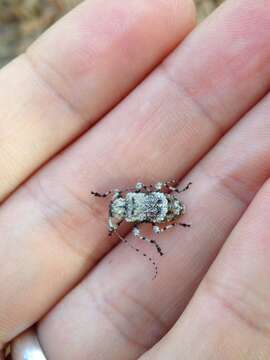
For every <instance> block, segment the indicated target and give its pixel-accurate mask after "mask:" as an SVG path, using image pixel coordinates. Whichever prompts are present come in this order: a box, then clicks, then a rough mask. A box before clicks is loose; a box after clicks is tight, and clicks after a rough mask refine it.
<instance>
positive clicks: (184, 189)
mask: <svg viewBox="0 0 270 360" xmlns="http://www.w3.org/2000/svg"><path fill="white" fill-rule="evenodd" d="M165 184H166V185H165V186H166V188H167V189H168V190H171V191H175V192H177V193H178V194H180V193H182V192H184V191H187V190H188V189H189V188H190V186H191V185H192V183H191V182H189V183H188V184H187V186H185V187H184V188H183V189H181V190H180V189H178V188H176V187H173V186H170V185H169V184H168V183H165Z"/></svg>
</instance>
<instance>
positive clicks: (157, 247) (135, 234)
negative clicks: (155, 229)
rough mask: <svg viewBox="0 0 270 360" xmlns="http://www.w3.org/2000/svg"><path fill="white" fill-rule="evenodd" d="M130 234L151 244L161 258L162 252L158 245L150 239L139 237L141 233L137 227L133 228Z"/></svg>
mask: <svg viewBox="0 0 270 360" xmlns="http://www.w3.org/2000/svg"><path fill="white" fill-rule="evenodd" d="M132 233H133V235H134V236H136V237H137V238H139V239H141V240H143V241H147V242H149V243H150V244H153V245H154V246H155V247H156V249H157V252H158V253H159V255H160V256H163V255H164V254H163V252H162V250H161V248H160V246H159V245H158V243H157V242H156V241H155V240H152V239H148V238H147V237H145V236H143V235H141V231H140V229H139V227H138V226H137V225H135V226H134V228H133V230H132Z"/></svg>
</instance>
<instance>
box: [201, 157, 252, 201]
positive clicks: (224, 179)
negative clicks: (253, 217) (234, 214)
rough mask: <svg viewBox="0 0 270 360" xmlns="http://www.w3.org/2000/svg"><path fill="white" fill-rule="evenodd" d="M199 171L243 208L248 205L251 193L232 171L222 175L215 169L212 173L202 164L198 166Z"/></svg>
mask: <svg viewBox="0 0 270 360" xmlns="http://www.w3.org/2000/svg"><path fill="white" fill-rule="evenodd" d="M200 170H201V171H202V172H203V174H204V175H205V176H206V177H207V178H209V179H211V180H213V181H214V182H215V183H216V185H217V187H219V188H221V191H223V192H225V193H228V194H229V195H230V196H231V197H233V198H234V199H235V200H237V201H239V202H240V203H241V204H242V205H243V206H244V208H246V207H247V206H248V205H249V203H250V201H251V199H252V194H253V191H252V189H249V188H248V185H247V184H246V182H245V180H244V179H243V178H241V177H239V176H237V175H236V174H234V173H233V171H229V172H228V173H222V172H221V171H218V169H216V168H215V171H213V170H212V169H211V168H210V167H209V165H207V164H203V163H202V164H201V165H200Z"/></svg>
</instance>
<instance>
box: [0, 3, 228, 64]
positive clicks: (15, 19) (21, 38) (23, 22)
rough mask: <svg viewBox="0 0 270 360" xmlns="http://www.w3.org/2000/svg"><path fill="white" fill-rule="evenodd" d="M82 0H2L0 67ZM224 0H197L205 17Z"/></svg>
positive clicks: (199, 13) (200, 13)
mask: <svg viewBox="0 0 270 360" xmlns="http://www.w3.org/2000/svg"><path fill="white" fill-rule="evenodd" d="M80 1H81V0H0V67H1V66H3V65H5V64H6V63H7V62H9V61H10V60H11V59H12V58H14V57H15V56H17V55H18V54H20V53H21V52H22V51H24V49H25V48H26V47H27V46H28V45H29V44H30V43H31V42H32V41H33V40H34V39H35V38H36V37H38V36H39V35H40V34H41V33H42V32H43V31H44V30H45V29H46V28H47V27H49V26H50V25H51V24H52V23H53V22H55V21H56V20H57V19H58V18H59V17H60V16H62V15H63V14H64V13H66V12H67V11H69V10H70V9H71V8H72V7H73V6H75V5H76V4H78V3H79V2H80ZM222 1H224V0H195V2H196V5H197V7H198V20H199V21H201V20H203V19H204V18H205V17H206V16H207V15H208V14H210V13H211V12H212V11H213V10H214V9H215V8H216V7H217V6H218V5H219V4H220V3H221V2H222Z"/></svg>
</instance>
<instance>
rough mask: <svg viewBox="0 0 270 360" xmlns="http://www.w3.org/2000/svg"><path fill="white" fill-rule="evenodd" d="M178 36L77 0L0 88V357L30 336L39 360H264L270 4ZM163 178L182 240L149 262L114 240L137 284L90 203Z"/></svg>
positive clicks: (123, 10)
mask: <svg viewBox="0 0 270 360" xmlns="http://www.w3.org/2000/svg"><path fill="white" fill-rule="evenodd" d="M193 26H194V6H193V4H192V3H191V1H189V0H185V1H184V0H179V1H175V0H166V1H164V0H155V1H152V0H130V1H125V0H111V1H105V0H89V1H86V2H84V3H83V4H82V5H80V6H79V7H77V8H76V9H75V10H74V11H72V12H71V13H70V14H69V15H67V16H66V17H65V18H64V19H62V20H61V21H60V22H59V23H58V24H56V25H55V26H54V27H53V28H52V29H51V30H49V31H48V32H47V33H46V34H45V35H43V36H42V37H41V38H40V39H39V40H38V41H37V42H36V43H35V44H34V45H32V46H31V47H30V49H29V50H28V51H27V53H26V54H24V55H22V56H20V57H19V58H17V59H16V60H15V61H13V62H12V63H10V64H9V65H8V66H7V67H5V68H4V69H3V70H2V71H1V72H0V174H1V175H0V199H1V207H0V264H1V272H0V289H1V295H0V348H2V349H3V348H4V347H5V344H7V343H8V342H10V341H12V339H14V338H15V337H16V336H18V335H19V334H21V333H22V332H24V331H25V330H27V329H30V328H31V327H32V325H34V324H36V331H37V335H38V338H39V342H40V344H41V347H42V348H43V351H44V353H45V354H46V356H47V358H48V359H57V360H59V359H60V360H61V359H64V360H69V359H72V360H73V359H80V360H83V359H95V360H99V359H102V360H103V359H109V360H121V359H123V360H129V359H138V358H139V357H141V359H143V360H146V359H147V360H148V359H149V360H152V359H170V360H171V359H173V360H174V359H181V360H183V359H188V360H190V359H192V360H198V359H229V360H233V359H237V360H239V359H248V360H249V359H250V360H254V359H268V358H269V353H270V341H269V333H270V312H269V311H270V310H269V301H270V281H269V275H270V255H269V254H270V252H269V249H270V240H269V239H270V237H269V233H270V231H269V229H270V228H269V222H270V201H269V200H270V183H269V182H268V183H267V182H266V180H267V178H268V177H269V174H270V140H269V139H270V121H269V114H270V98H269V96H267V92H268V90H269V87H270V85H269V84H270V61H269V59H270V4H269V1H268V0H256V1H254V0H228V1H226V2H225V4H224V5H223V6H221V7H220V9H218V10H217V11H216V12H215V13H214V14H213V15H212V16H211V17H209V18H208V19H207V20H206V21H205V22H204V23H203V24H202V25H200V26H199V27H197V28H196V29H195V30H193V31H192V32H191V30H192V28H193ZM190 32H191V33H190ZM188 33H190V34H189V35H188ZM186 35H188V36H187V37H186ZM184 38H185V40H183V39H184ZM182 40H183V41H182ZM170 179H178V180H181V183H180V186H184V185H186V183H187V182H189V181H192V183H193V185H192V188H191V189H190V190H189V191H188V192H185V193H183V194H181V195H180V197H181V199H182V200H183V202H184V203H185V204H186V205H187V212H186V214H185V216H184V217H183V219H184V221H187V222H191V223H192V228H191V229H181V228H174V229H171V230H169V231H167V232H165V233H162V234H160V235H159V236H158V239H159V245H160V246H161V247H162V250H163V252H164V253H165V255H164V256H163V257H162V258H161V257H159V255H158V254H157V253H156V252H155V248H152V247H151V245H149V244H147V243H145V242H142V241H141V242H140V241H139V240H133V237H132V234H130V233H129V232H130V228H128V227H125V225H124V226H123V227H121V234H122V236H126V237H127V239H128V240H130V241H134V244H136V246H138V247H140V248H141V249H143V251H144V252H145V253H149V254H151V256H153V257H154V258H155V259H156V261H157V262H158V267H159V274H158V277H157V278H156V279H155V280H154V281H152V275H153V269H152V267H151V264H149V262H147V261H145V259H144V258H143V257H140V256H138V254H136V253H135V252H133V251H132V250H131V249H130V248H129V247H127V246H125V244H123V243H118V239H117V237H108V230H107V227H106V221H107V211H108V202H107V201H106V199H96V198H93V197H90V192H91V190H94V191H99V192H104V191H106V190H108V189H114V188H119V187H120V188H121V187H123V188H125V187H129V186H131V185H134V184H135V183H136V182H137V181H143V182H144V183H153V182H156V181H160V180H163V181H164V180H170ZM265 182H266V183H265ZM264 183H265V185H264V186H263V184H264ZM260 188H262V189H261V190H260V192H259V193H258V195H257V196H256V197H255V199H254V200H253V197H254V196H255V193H256V192H257V191H258V190H259V189H260ZM252 200H253V201H252ZM251 201H252V204H251V205H250V206H249V204H250V203H251ZM248 206H249V208H248V210H247V211H246V209H247V207H248ZM225 241H226V244H225V245H224V246H223V244H224V243H225ZM221 248H222V249H221ZM215 258H216V259H215ZM214 259H215V261H214ZM210 266H211V267H210ZM209 267H210V269H209ZM208 269H209V270H208ZM86 274H87V275H86ZM199 284H200V285H199ZM169 330H170V331H169ZM24 336H27V335H26V334H25V335H21V337H19V338H18V339H17V340H16V341H15V342H14V346H13V351H14V354H15V353H16V351H18V350H17V349H18V348H19V346H20V345H19V344H20V343H21V342H23V339H24ZM0 357H1V355H0Z"/></svg>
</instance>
